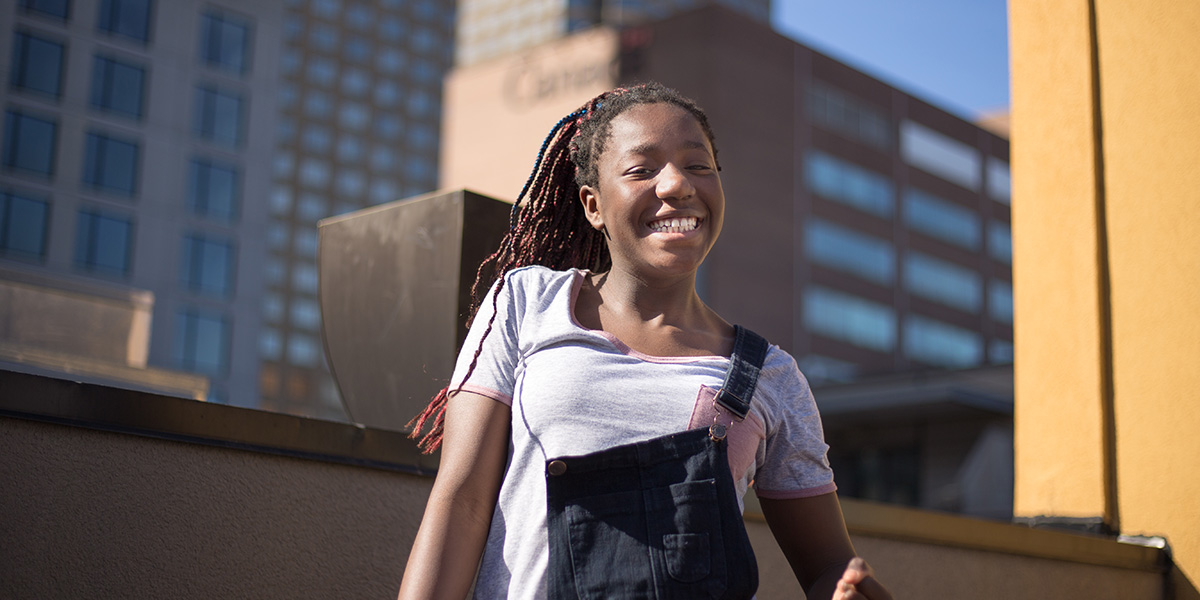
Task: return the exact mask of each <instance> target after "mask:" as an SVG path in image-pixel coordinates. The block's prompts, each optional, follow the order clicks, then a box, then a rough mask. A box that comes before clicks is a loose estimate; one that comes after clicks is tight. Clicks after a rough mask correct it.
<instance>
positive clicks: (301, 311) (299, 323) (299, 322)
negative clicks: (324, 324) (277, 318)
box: [291, 298, 321, 331]
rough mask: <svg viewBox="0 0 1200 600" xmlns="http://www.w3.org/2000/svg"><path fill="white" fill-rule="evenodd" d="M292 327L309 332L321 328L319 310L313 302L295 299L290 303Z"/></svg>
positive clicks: (305, 299)
mask: <svg viewBox="0 0 1200 600" xmlns="http://www.w3.org/2000/svg"><path fill="white" fill-rule="evenodd" d="M291 315H292V325H293V326H295V327H299V328H301V329H307V330H309V331H317V330H318V329H320V328H321V310H320V308H318V307H317V303H316V301H315V300H309V299H308V298H297V299H295V300H293V301H292V310H291Z"/></svg>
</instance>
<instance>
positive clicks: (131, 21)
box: [96, 0, 150, 42]
mask: <svg viewBox="0 0 1200 600" xmlns="http://www.w3.org/2000/svg"><path fill="white" fill-rule="evenodd" d="M98 14H99V20H98V22H97V24H96V27H97V28H98V29H99V30H100V31H107V32H109V33H115V34H117V35H123V36H125V37H127V38H131V39H135V40H138V41H141V42H147V41H149V40H150V0H100V11H99V13H98Z"/></svg>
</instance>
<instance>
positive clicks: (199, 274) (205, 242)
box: [182, 234, 236, 298]
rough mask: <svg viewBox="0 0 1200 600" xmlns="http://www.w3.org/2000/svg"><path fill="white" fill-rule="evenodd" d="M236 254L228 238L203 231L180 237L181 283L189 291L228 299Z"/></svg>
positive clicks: (232, 280) (231, 288) (231, 291)
mask: <svg viewBox="0 0 1200 600" xmlns="http://www.w3.org/2000/svg"><path fill="white" fill-rule="evenodd" d="M235 264H236V257H235V253H234V248H233V244H231V243H230V242H229V241H228V240H224V239H220V238H215V237H212V236H208V235H204V234H191V235H188V236H186V237H184V238H183V270H182V272H183V285H184V287H185V288H186V289H187V290H189V291H192V292H196V293H199V294H206V295H209V296H217V297H220V298H228V297H229V296H230V295H232V293H233V286H234V269H235Z"/></svg>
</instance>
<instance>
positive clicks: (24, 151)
mask: <svg viewBox="0 0 1200 600" xmlns="http://www.w3.org/2000/svg"><path fill="white" fill-rule="evenodd" d="M57 130H58V124H57V123H56V122H54V121H47V120H45V119H39V118H37V117H32V116H29V115H27V114H24V113H21V112H17V111H14V110H10V111H7V112H5V113H4V166H6V167H11V168H14V169H21V170H23V171H29V172H31V173H38V174H41V175H53V174H54V147H55V143H56V137H57V135H56V134H57Z"/></svg>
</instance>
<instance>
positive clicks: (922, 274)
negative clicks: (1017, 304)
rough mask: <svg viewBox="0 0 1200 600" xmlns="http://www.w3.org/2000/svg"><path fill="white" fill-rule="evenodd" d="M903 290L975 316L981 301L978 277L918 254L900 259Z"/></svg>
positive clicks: (907, 255)
mask: <svg viewBox="0 0 1200 600" xmlns="http://www.w3.org/2000/svg"><path fill="white" fill-rule="evenodd" d="M904 287H905V288H907V289H908V291H909V292H911V293H913V294H915V295H917V296H921V297H923V298H925V299H927V300H932V301H934V302H938V303H941V304H944V305H946V306H949V307H952V308H957V309H959V310H963V311H966V312H979V308H980V303H981V302H982V301H983V285H982V283H980V278H979V274H978V273H976V272H975V271H972V270H971V269H968V268H966V267H962V266H959V265H956V264H954V263H950V262H946V261H944V260H941V259H937V258H933V257H932V256H926V255H924V254H921V253H920V252H908V253H907V254H906V255H905V256H904Z"/></svg>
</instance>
